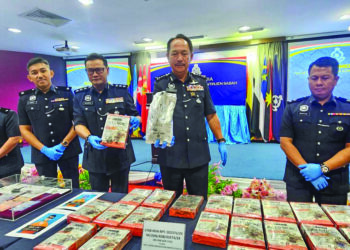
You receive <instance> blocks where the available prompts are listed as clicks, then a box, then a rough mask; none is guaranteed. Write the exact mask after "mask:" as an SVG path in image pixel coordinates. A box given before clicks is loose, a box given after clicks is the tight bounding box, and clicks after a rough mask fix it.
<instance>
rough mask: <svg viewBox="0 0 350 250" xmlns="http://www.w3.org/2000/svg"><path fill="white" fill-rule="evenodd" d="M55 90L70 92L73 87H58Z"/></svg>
mask: <svg viewBox="0 0 350 250" xmlns="http://www.w3.org/2000/svg"><path fill="white" fill-rule="evenodd" d="M55 89H57V90H63V91H70V90H71V89H72V88H71V87H64V86H56V87H55Z"/></svg>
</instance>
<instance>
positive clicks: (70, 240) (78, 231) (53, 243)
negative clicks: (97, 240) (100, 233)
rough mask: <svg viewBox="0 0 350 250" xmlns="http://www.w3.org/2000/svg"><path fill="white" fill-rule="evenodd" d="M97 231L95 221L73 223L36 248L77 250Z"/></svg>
mask: <svg viewBox="0 0 350 250" xmlns="http://www.w3.org/2000/svg"><path fill="white" fill-rule="evenodd" d="M96 232H97V225H96V224H93V223H75V222H73V223H71V224H68V225H67V226H66V227H64V228H63V229H62V230H60V231H58V232H57V233H55V234H54V235H52V236H50V237H49V238H47V239H46V240H44V241H43V242H41V243H40V244H39V245H36V246H35V247H34V250H47V249H55V250H76V249H78V248H79V247H80V246H81V245H83V244H84V243H85V242H86V241H88V240H89V239H90V238H91V237H92V236H93V235H94V234H95V233H96Z"/></svg>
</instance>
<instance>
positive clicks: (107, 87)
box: [90, 83, 110, 95]
mask: <svg viewBox="0 0 350 250" xmlns="http://www.w3.org/2000/svg"><path fill="white" fill-rule="evenodd" d="M109 88H110V86H109V84H108V83H107V84H106V85H105V87H104V89H103V90H102V92H101V93H99V92H98V91H97V90H96V89H95V87H94V86H91V88H90V93H91V94H93V93H96V94H97V95H103V94H104V93H107V92H108V90H109Z"/></svg>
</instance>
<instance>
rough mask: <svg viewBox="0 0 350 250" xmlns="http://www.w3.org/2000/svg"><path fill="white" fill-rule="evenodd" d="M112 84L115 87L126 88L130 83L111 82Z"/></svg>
mask: <svg viewBox="0 0 350 250" xmlns="http://www.w3.org/2000/svg"><path fill="white" fill-rule="evenodd" d="M110 85H111V86H113V87H116V88H122V89H126V88H127V87H128V85H126V84H110Z"/></svg>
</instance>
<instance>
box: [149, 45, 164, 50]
mask: <svg viewBox="0 0 350 250" xmlns="http://www.w3.org/2000/svg"><path fill="white" fill-rule="evenodd" d="M156 49H165V46H164V45H154V46H147V47H145V50H156Z"/></svg>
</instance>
